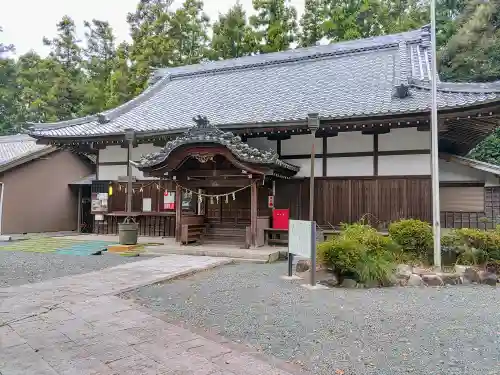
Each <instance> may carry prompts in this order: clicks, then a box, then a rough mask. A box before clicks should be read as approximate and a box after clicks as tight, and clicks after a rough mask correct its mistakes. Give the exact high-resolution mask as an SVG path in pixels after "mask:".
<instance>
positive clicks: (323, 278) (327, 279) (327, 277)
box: [296, 269, 339, 287]
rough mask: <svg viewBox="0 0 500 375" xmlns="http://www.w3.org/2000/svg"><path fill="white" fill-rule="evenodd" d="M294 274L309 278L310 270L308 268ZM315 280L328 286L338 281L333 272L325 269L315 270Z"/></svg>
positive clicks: (332, 285)
mask: <svg viewBox="0 0 500 375" xmlns="http://www.w3.org/2000/svg"><path fill="white" fill-rule="evenodd" d="M296 275H297V276H299V277H302V278H303V279H304V280H310V279H311V270H310V269H309V270H307V271H306V272H296ZM316 282H318V283H319V284H322V285H325V286H329V287H334V286H337V285H338V283H339V282H338V280H337V277H336V276H335V274H333V273H332V272H331V271H329V270H327V269H319V270H316Z"/></svg>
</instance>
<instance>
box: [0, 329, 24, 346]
mask: <svg viewBox="0 0 500 375" xmlns="http://www.w3.org/2000/svg"><path fill="white" fill-rule="evenodd" d="M25 343H26V340H24V339H23V338H22V337H21V336H19V335H18V334H17V332H15V331H14V330H13V329H12V328H10V327H9V326H2V327H0V351H2V350H3V349H6V348H9V347H11V346H17V345H21V344H25Z"/></svg>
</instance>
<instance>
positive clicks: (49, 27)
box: [0, 0, 304, 55]
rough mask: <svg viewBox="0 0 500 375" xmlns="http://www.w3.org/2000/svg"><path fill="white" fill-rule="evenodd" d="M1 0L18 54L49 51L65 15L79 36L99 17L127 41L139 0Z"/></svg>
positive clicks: (217, 2)
mask: <svg viewBox="0 0 500 375" xmlns="http://www.w3.org/2000/svg"><path fill="white" fill-rule="evenodd" d="M0 3H3V4H2V6H1V7H0V26H2V27H3V30H4V32H3V33H0V41H2V42H3V43H7V44H10V43H13V44H14V45H15V46H16V50H17V55H19V54H23V53H25V52H27V51H29V50H30V49H34V50H35V51H37V52H39V53H41V54H46V53H47V50H46V49H45V47H44V46H43V43H42V38H43V37H44V36H46V37H48V38H52V37H53V36H54V35H55V34H56V23H57V22H58V21H59V20H60V19H61V18H62V17H63V16H64V15H69V16H70V17H71V18H73V20H74V21H75V22H76V24H77V27H78V32H79V36H80V37H83V21H85V20H88V21H90V20H92V19H93V18H96V19H100V20H106V21H109V22H110V24H111V26H112V27H113V29H114V31H115V35H116V37H117V39H118V42H121V41H122V40H128V32H129V30H128V24H127V22H126V16H127V13H128V12H132V11H134V9H135V7H136V4H137V3H138V0H11V1H8V0H0ZM181 3H182V0H175V1H174V7H178V6H179V4H181ZM234 3H236V0H205V12H206V13H207V14H208V15H209V16H210V19H211V20H213V19H216V18H217V15H218V13H219V12H225V11H226V10H227V9H228V8H230V7H231V5H233V4H234ZM240 3H241V4H242V5H243V7H244V8H245V9H246V10H247V12H251V11H252V0H240ZM291 3H292V5H294V6H295V7H296V8H297V10H298V12H299V14H300V13H302V9H303V7H304V0H291ZM7 4H8V5H7Z"/></svg>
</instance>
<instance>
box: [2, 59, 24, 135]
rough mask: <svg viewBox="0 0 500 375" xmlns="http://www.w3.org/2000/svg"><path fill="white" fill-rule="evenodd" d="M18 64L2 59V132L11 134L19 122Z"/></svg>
mask: <svg viewBox="0 0 500 375" xmlns="http://www.w3.org/2000/svg"><path fill="white" fill-rule="evenodd" d="M16 73H17V72H16V63H15V61H14V60H12V59H0V132H1V133H2V134H5V133H9V132H11V131H12V129H13V128H14V127H15V123H16V120H17V112H18V108H17V107H16V104H18V95H19V88H18V86H17V82H16V79H17V74H16Z"/></svg>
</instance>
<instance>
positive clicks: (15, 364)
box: [0, 344, 58, 375]
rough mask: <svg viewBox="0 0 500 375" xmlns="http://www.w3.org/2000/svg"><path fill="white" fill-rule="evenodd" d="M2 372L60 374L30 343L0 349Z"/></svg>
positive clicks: (43, 374)
mask: <svg viewBox="0 0 500 375" xmlns="http://www.w3.org/2000/svg"><path fill="white" fill-rule="evenodd" d="M0 374H5V375H7V374H8V375H26V374H37V375H58V374H57V372H56V371H55V370H54V369H53V368H52V367H51V366H49V364H48V363H47V362H45V361H44V360H43V359H42V357H41V356H40V355H39V354H38V353H36V352H35V351H34V350H33V349H32V348H31V347H30V346H29V345H28V344H22V345H17V346H11V347H8V348H5V349H2V350H1V351H0Z"/></svg>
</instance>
